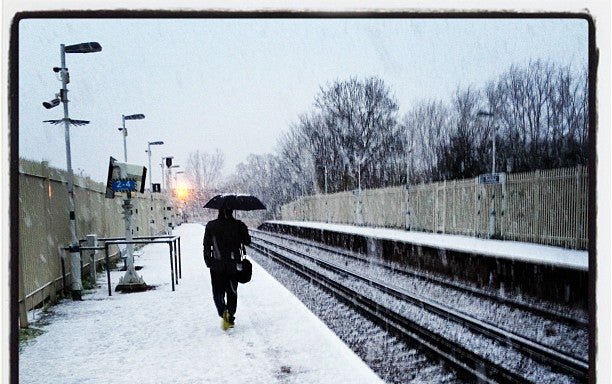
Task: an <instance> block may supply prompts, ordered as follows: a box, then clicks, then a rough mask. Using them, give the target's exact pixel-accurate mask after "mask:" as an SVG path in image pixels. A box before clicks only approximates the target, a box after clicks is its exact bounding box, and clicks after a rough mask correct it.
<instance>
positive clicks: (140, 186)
mask: <svg viewBox="0 0 612 384" xmlns="http://www.w3.org/2000/svg"><path fill="white" fill-rule="evenodd" d="M146 177H147V168H146V167H143V166H141V165H135V164H128V163H123V162H120V161H117V159H115V158H113V157H112V156H111V158H110V159H109V162H108V176H107V179H106V194H105V197H106V198H108V199H112V198H114V197H115V192H140V193H144V187H145V180H146Z"/></svg>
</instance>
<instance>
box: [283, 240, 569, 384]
mask: <svg viewBox="0 0 612 384" xmlns="http://www.w3.org/2000/svg"><path fill="white" fill-rule="evenodd" d="M277 252H279V253H281V254H282V255H284V256H286V257H288V258H290V259H291V260H294V261H297V262H299V263H300V264H302V265H305V266H307V267H308V268H311V269H314V270H316V271H318V272H319V273H322V274H323V275H325V276H327V277H329V278H331V279H333V280H334V281H337V282H341V283H342V284H343V285H345V286H347V287H349V288H350V289H352V290H354V291H356V292H359V293H360V294H362V295H365V296H366V297H368V298H370V299H372V300H373V301H375V302H378V303H384V305H385V307H387V308H389V309H392V310H393V311H395V312H396V313H399V314H401V315H402V316H404V317H406V318H408V319H410V320H411V321H413V322H415V323H417V324H419V325H421V326H423V327H425V328H427V329H429V330H431V331H433V332H435V333H437V334H439V335H442V336H444V337H445V338H446V339H448V340H451V341H453V342H455V343H457V344H460V345H463V346H464V347H466V348H468V349H469V350H471V351H473V352H474V353H476V354H478V355H480V356H482V357H484V358H486V359H488V360H490V361H492V362H494V363H495V364H497V365H499V366H503V367H505V368H506V369H508V370H510V371H513V372H517V373H520V374H521V375H522V376H524V377H525V378H527V379H528V380H530V381H533V382H536V383H544V382H546V383H575V382H577V381H576V380H575V379H574V378H572V377H571V376H567V375H563V374H559V373H556V372H551V371H550V369H549V368H548V367H547V366H544V365H542V364H540V363H538V362H536V361H533V360H532V359H530V358H528V357H525V356H524V355H522V354H521V353H519V352H517V351H516V350H515V349H513V348H508V347H507V346H505V345H502V344H500V343H498V342H497V341H495V340H493V339H491V338H489V337H486V336H483V335H481V334H479V333H475V332H473V331H471V330H470V329H468V328H466V327H465V326H462V325H460V324H457V323H455V322H453V321H449V320H447V319H445V318H443V317H440V316H438V315H435V314H433V313H430V312H428V311H425V310H423V309H422V308H421V307H419V306H418V305H413V304H410V303H406V302H404V301H401V300H398V299H396V298H395V297H393V296H391V295H389V294H387V293H384V292H381V291H380V290H379V289H377V288H374V287H371V286H369V285H368V284H366V283H364V282H362V281H359V280H357V279H355V278H352V277H345V276H342V275H339V274H337V273H335V272H331V271H329V270H326V269H323V268H321V267H319V266H318V265H316V263H314V262H312V261H309V260H305V259H303V258H300V257H298V256H295V255H293V254H291V253H288V252H284V251H282V250H279V249H277Z"/></svg>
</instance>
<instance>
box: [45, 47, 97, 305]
mask: <svg viewBox="0 0 612 384" xmlns="http://www.w3.org/2000/svg"><path fill="white" fill-rule="evenodd" d="M100 51H102V46H101V45H100V44H99V43H97V42H89V43H81V44H74V45H68V46H66V45H64V44H60V60H61V67H60V68H57V67H54V68H53V71H54V72H56V73H57V72H59V73H60V77H61V81H62V89H60V91H59V93H58V94H56V95H55V98H54V99H53V100H51V101H46V102H43V103H42V104H43V106H44V107H45V108H47V109H51V108H54V107H57V106H58V105H59V104H60V102H61V103H62V104H64V118H63V119H61V120H45V121H44V122H46V123H51V124H60V123H62V122H63V123H64V136H65V140H66V168H67V171H68V201H69V209H70V213H69V217H70V241H71V243H70V246H69V251H70V271H71V291H72V299H73V300H82V299H81V291H82V290H83V283H82V282H81V254H80V251H79V240H78V238H77V229H76V214H75V202H74V180H73V179H74V175H73V172H72V156H71V153H70V125H71V124H72V125H77V126H78V125H86V124H89V121H86V120H72V119H70V117H69V114H68V88H67V84H68V83H69V82H70V76H69V74H68V68H66V53H94V52H100Z"/></svg>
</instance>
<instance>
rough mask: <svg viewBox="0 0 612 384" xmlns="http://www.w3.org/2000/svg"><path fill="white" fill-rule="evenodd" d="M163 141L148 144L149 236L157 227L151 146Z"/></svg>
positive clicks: (161, 143) (160, 143)
mask: <svg viewBox="0 0 612 384" xmlns="http://www.w3.org/2000/svg"><path fill="white" fill-rule="evenodd" d="M163 144H164V142H163V141H149V142H148V145H147V153H148V155H149V172H150V175H149V195H150V196H151V199H150V203H151V206H150V209H149V236H153V235H154V232H155V229H154V228H153V226H154V224H155V221H154V219H153V169H152V168H151V146H152V145H163Z"/></svg>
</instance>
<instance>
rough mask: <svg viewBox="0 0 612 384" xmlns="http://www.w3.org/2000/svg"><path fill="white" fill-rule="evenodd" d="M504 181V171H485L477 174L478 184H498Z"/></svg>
mask: <svg viewBox="0 0 612 384" xmlns="http://www.w3.org/2000/svg"><path fill="white" fill-rule="evenodd" d="M504 181H506V174H505V173H486V174H484V175H480V176H478V183H479V184H499V183H503V182H504Z"/></svg>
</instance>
